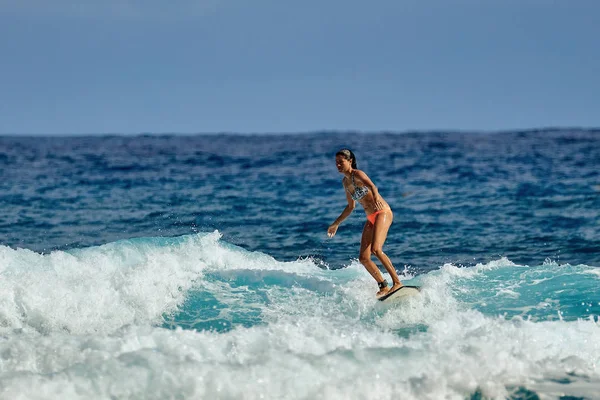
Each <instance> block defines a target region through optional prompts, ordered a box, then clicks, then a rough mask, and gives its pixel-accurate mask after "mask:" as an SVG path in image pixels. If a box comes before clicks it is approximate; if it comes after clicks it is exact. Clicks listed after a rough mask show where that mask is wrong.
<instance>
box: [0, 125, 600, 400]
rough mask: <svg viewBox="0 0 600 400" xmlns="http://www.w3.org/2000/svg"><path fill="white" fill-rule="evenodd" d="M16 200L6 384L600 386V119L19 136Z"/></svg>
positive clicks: (166, 395)
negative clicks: (519, 124) (478, 127)
mask: <svg viewBox="0 0 600 400" xmlns="http://www.w3.org/2000/svg"><path fill="white" fill-rule="evenodd" d="M341 147H349V148H351V149H352V150H353V151H354V152H355V153H356V155H357V159H358V164H359V165H358V166H359V168H360V169H363V170H364V171H365V172H367V174H369V176H370V177H371V178H372V180H373V181H374V182H375V184H376V185H377V186H378V188H379V190H380V193H381V194H382V195H383V196H384V198H385V199H386V200H387V201H388V202H389V203H390V205H391V206H392V208H393V210H394V218H395V220H394V224H393V225H392V227H391V229H390V233H389V235H388V241H387V242H386V245H385V247H384V250H385V251H386V252H387V254H388V255H389V256H390V258H391V259H392V261H393V262H394V264H395V266H396V269H397V270H398V272H399V274H400V276H401V278H402V280H403V282H405V283H407V284H415V285H421V286H422V291H421V294H420V295H419V296H415V297H411V298H409V299H406V300H404V301H401V302H396V303H393V304H381V303H380V302H378V301H377V300H376V299H375V297H374V294H375V292H376V291H377V286H376V284H375V282H374V280H373V279H372V278H371V277H370V276H369V274H368V273H367V272H366V271H365V270H364V268H363V267H362V266H361V265H360V264H359V263H358V261H357V257H358V247H359V242H360V235H361V231H362V226H363V224H364V221H365V217H364V213H363V212H362V210H360V209H359V208H357V209H356V210H355V212H354V213H353V215H352V216H351V217H350V218H348V219H347V220H346V221H345V222H344V223H343V224H342V225H341V227H340V229H339V231H338V233H337V235H336V236H335V237H334V238H332V239H328V238H327V236H326V229H327V226H328V225H329V224H330V223H331V222H332V221H333V220H334V219H335V218H336V217H337V216H338V215H339V214H340V213H341V211H342V210H343V208H344V207H345V195H344V192H343V189H342V186H341V175H340V174H339V173H338V172H337V170H336V168H335V163H334V155H335V152H336V151H337V150H339V149H340V148H341ZM0 206H1V207H0V293H1V294H2V295H1V296H0V399H122V398H123V399H188V398H189V399H217V398H218V399H242V398H243V399H349V398H350V399H398V398H402V399H506V398H510V399H564V400H566V399H600V320H599V316H600V291H599V290H598V284H599V283H600V131H594V130H540V131H524V132H501V133H452V132H432V133H404V134H393V133H381V134H362V133H355V132H337V133H335V132H326V133H319V134H305V135H199V136H178V135H162V136H152V135H144V136H137V137H124V136H96V137H0Z"/></svg>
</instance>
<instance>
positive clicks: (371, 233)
mask: <svg viewBox="0 0 600 400" xmlns="http://www.w3.org/2000/svg"><path fill="white" fill-rule="evenodd" d="M335 164H336V166H337V169H338V171H339V172H340V173H342V174H344V178H343V179H342V184H343V185H344V189H345V192H346V199H347V200H348V205H347V206H346V208H345V209H344V211H342V213H341V214H340V216H339V217H338V218H337V219H336V220H335V222H334V223H333V224H331V225H330V226H329V228H328V229H327V235H328V236H329V237H333V236H334V235H335V233H336V232H337V230H338V227H339V225H340V224H341V223H342V221H343V220H345V219H346V218H347V217H348V216H349V215H350V214H351V213H352V211H353V210H354V207H355V206H356V202H357V201H358V202H359V203H360V204H361V205H362V206H363V208H364V209H365V213H366V214H367V222H366V223H365V227H364V228H363V233H362V239H361V241H360V255H359V260H360V262H361V264H362V265H364V266H365V268H366V269H367V271H369V273H370V274H371V276H372V277H373V278H374V279H375V280H376V281H377V284H378V286H379V292H377V296H383V295H384V294H386V293H388V292H390V293H391V292H392V291H396V290H398V289H400V288H401V287H402V282H400V278H398V273H396V269H395V268H394V266H393V265H392V262H391V261H390V259H389V258H388V256H387V255H386V254H385V253H384V252H383V244H384V243H385V239H386V238H387V233H388V230H389V229H390V225H391V224H392V221H393V220H394V214H393V213H392V209H391V208H390V206H389V204H388V203H387V202H386V201H385V200H384V199H383V198H382V197H381V195H380V194H379V192H378V191H377V187H375V185H374V184H373V182H372V181H371V179H369V177H368V176H367V174H365V173H364V172H363V171H361V170H359V169H356V168H357V167H356V157H355V156H354V153H352V151H350V150H348V149H342V150H340V151H338V152H337V153H336V155H335ZM371 255H375V257H377V259H379V261H380V262H381V264H383V266H384V267H385V269H386V270H387V272H388V273H389V274H390V276H391V277H392V282H393V286H392V287H391V288H389V287H388V283H387V281H386V280H385V279H384V278H383V275H382V274H381V271H379V268H377V265H376V264H375V263H374V262H373V261H372V260H371Z"/></svg>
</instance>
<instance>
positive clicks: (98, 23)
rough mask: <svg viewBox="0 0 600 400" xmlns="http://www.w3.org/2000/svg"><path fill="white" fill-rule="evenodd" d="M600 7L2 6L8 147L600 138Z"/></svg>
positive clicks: (2, 100)
mask: <svg viewBox="0 0 600 400" xmlns="http://www.w3.org/2000/svg"><path fill="white" fill-rule="evenodd" d="M599 18H600V1H598V0H569V1H567V0H519V1H517V0H454V1H453V0H435V1H434V0H421V1H419V0H372V1H357V0H319V1H316V0H303V1H294V0H289V1H285V0H252V1H250V0H179V1H172V2H167V1H161V2H159V1H155V0H145V1H141V0H130V1H127V0H102V1H100V0H96V1H91V0H79V1H73V0H54V1H52V2H49V1H46V0H0V134H20V133H26V134H40V133H58V134H71V133H73V134H86V133H127V134H131V133H140V132H155V133H166V132H181V133H196V132H239V133H245V132H247V133H252V132H307V131H315V130H322V129H325V130H345V129H350V130H359V131H379V130H389V131H399V132H402V131H408V130H437V129H452V130H486V131H495V130H506V129H527V128H536V127H549V126H562V127H565V126H568V127H573V126H577V127H598V126H600V111H599V110H600V39H599V38H600V24H599V23H598V21H599Z"/></svg>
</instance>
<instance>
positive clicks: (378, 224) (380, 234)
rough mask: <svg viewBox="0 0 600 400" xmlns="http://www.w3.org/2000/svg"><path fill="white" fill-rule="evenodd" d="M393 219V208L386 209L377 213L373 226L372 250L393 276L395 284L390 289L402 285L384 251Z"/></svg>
mask: <svg viewBox="0 0 600 400" xmlns="http://www.w3.org/2000/svg"><path fill="white" fill-rule="evenodd" d="M393 220H394V214H393V213H392V211H391V210H389V211H384V212H382V213H380V214H379V215H377V216H376V218H375V224H374V227H373V241H372V242H371V251H372V252H373V254H375V257H377V258H378V259H379V261H381V264H383V266H384V267H385V269H386V270H387V272H388V273H389V274H390V276H391V277H392V282H393V283H394V285H393V286H392V287H391V288H390V290H396V289H398V288H399V287H401V286H402V282H400V278H398V273H397V272H396V269H395V268H394V265H393V264H392V262H391V261H390V259H389V257H388V256H387V255H386V254H385V253H384V252H383V244H384V243H385V240H386V239H387V234H388V231H389V229H390V225H392V221H393Z"/></svg>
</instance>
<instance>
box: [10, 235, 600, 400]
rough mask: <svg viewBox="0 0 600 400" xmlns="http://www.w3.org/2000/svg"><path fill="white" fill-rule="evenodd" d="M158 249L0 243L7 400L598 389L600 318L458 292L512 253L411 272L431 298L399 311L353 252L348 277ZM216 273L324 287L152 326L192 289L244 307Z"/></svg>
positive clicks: (210, 241)
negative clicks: (222, 322)
mask: <svg viewBox="0 0 600 400" xmlns="http://www.w3.org/2000/svg"><path fill="white" fill-rule="evenodd" d="M151 242H152V241H144V240H141V241H131V242H118V243H114V244H110V245H106V246H101V247H97V248H90V249H84V250H80V251H75V252H72V253H67V252H55V253H52V254H50V255H40V254H36V253H32V252H29V251H26V250H12V249H8V248H5V247H2V248H0V273H1V274H2V279H1V280H0V285H2V286H1V287H0V289H1V290H2V292H3V293H7V296H5V297H3V298H2V299H1V300H0V313H1V314H0V315H1V318H2V321H3V325H4V327H3V328H2V332H1V334H2V335H1V336H0V356H1V358H0V398H2V399H4V398H6V399H19V398H21V399H37V398H61V399H111V398H147V399H164V398H219V399H234V398H245V399H261V398H263V399H347V398H360V399H392V398H397V397H398V396H399V395H401V396H402V398H404V399H440V398H449V399H453V398H456V399H463V398H465V397H468V396H469V395H470V394H472V393H474V392H475V391H477V390H479V391H480V392H481V393H482V395H483V396H485V397H487V398H498V399H500V398H506V397H507V396H509V395H510V393H511V392H512V391H513V390H515V389H516V388H518V387H527V388H530V389H532V390H536V391H537V392H538V393H539V394H542V395H543V394H547V395H549V396H553V393H557V390H559V389H560V390H562V393H566V394H571V395H574V396H584V397H589V398H594V396H595V395H596V393H595V392H594V391H593V388H594V387H598V385H600V371H599V370H598V365H600V323H599V322H598V319H597V318H593V317H590V318H587V319H580V320H576V321H565V320H555V321H541V322H535V321H531V320H526V319H522V318H518V317H517V318H511V319H507V318H505V317H502V316H491V315H485V314H483V313H482V312H479V311H477V310H474V309H472V308H471V306H470V305H469V304H468V303H465V302H462V301H461V300H460V296H461V295H462V292H461V288H463V287H464V283H461V280H467V281H469V282H467V283H472V282H471V281H472V280H473V279H475V278H481V275H482V274H484V273H487V272H486V271H488V272H489V271H492V272H493V271H496V270H497V269H498V268H507V269H510V268H511V264H512V263H510V261H508V260H502V261H499V262H494V264H493V265H491V266H490V265H481V266H477V267H475V268H473V269H474V270H475V271H469V268H457V267H454V266H451V265H447V266H444V267H442V268H440V269H439V270H438V271H434V272H431V273H428V274H424V275H420V276H417V277H415V278H414V279H413V280H411V279H410V277H409V276H405V275H403V276H402V279H403V280H405V282H406V283H409V284H411V283H416V284H419V285H422V291H421V295H420V296H415V297H413V298H410V299H407V301H405V302H401V303H398V304H395V305H391V306H390V305H385V304H382V303H379V302H377V300H376V299H375V298H374V296H373V294H374V291H375V290H376V286H375V284H374V281H373V279H372V278H371V277H370V276H369V275H368V273H367V272H366V271H365V270H364V268H362V266H360V265H359V264H358V263H357V262H355V261H354V262H352V263H351V264H350V266H349V267H348V268H346V269H344V270H340V271H323V270H321V269H319V268H318V267H317V266H316V265H314V264H312V263H311V262H305V261H300V262H292V263H281V262H278V261H276V260H274V259H272V258H271V257H269V256H266V255H264V254H260V253H249V252H246V251H244V250H242V249H239V248H235V247H233V246H229V245H227V244H223V243H222V242H221V241H220V240H219V235H218V234H217V233H214V234H210V235H199V236H193V237H187V238H184V239H183V240H175V241H174V242H173V243H169V244H167V245H164V244H158V245H157V244H155V243H154V244H153V243H151ZM515 267H516V266H515ZM218 271H233V272H232V273H234V274H235V273H239V271H267V272H276V273H277V274H291V275H294V276H303V277H305V279H306V280H307V282H312V281H310V280H311V279H317V281H323V282H325V283H328V286H327V287H326V289H325V290H320V289H319V286H318V285H313V284H298V285H291V286H285V285H266V286H265V285H263V286H261V288H260V290H261V293H263V294H264V296H266V299H267V300H266V301H264V302H262V303H261V302H255V303H252V307H255V308H258V309H260V312H261V323H260V324H255V325H254V326H251V327H243V326H240V325H238V326H237V327H236V328H234V329H232V330H229V331H221V332H216V331H201V332H197V331H193V330H182V329H175V330H168V329H164V328H161V327H160V326H159V325H160V324H157V321H158V322H160V317H161V315H162V314H163V313H165V312H169V311H171V310H173V309H176V308H177V307H178V306H180V305H181V304H182V303H183V302H184V301H185V300H186V294H187V293H188V292H189V291H190V290H193V289H194V288H197V287H201V288H202V289H203V290H207V291H209V292H210V293H211V294H212V295H213V296H214V297H215V298H217V299H220V300H222V301H223V302H224V304H228V306H229V308H230V309H234V308H235V306H236V304H240V302H243V301H245V299H246V297H244V292H243V290H238V289H239V288H236V290H238V291H236V290H232V289H234V288H233V287H231V286H230V285H229V283H228V282H229V280H228V279H223V280H221V281H214V280H210V279H208V278H207V276H208V275H209V274H213V275H214V274H215V273H216V272H218ZM236 271H237V272H236ZM507 271H509V270H507ZM225 276H226V277H229V275H225ZM276 276H279V275H276ZM516 276H517V277H518V276H519V274H516ZM519 279H521V278H519ZM245 290H247V291H248V293H250V292H252V291H253V290H254V289H252V287H246V288H245ZM38 293H40V294H38ZM248 298H249V297H248ZM248 301H250V300H248ZM551 301H552V300H551V299H545V298H540V299H537V300H536V301H535V303H532V305H534V306H537V307H540V306H544V307H545V304H549V303H550V302H551ZM561 381H569V382H570V383H568V384H561V387H560V388H557V386H556V384H553V382H561Z"/></svg>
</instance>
